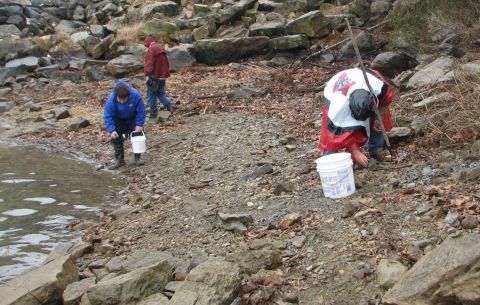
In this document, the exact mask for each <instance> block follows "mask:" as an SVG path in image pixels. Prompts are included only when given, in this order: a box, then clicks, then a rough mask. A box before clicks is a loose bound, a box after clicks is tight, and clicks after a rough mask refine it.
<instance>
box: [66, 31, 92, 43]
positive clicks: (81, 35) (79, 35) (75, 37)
mask: <svg viewBox="0 0 480 305" xmlns="http://www.w3.org/2000/svg"><path fill="white" fill-rule="evenodd" d="M88 36H90V34H88V32H87V31H81V32H76V33H73V34H72V35H70V39H71V40H72V41H73V42H74V43H78V44H80V42H81V41H82V40H85V39H87V38H88Z"/></svg>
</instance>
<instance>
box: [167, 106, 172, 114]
mask: <svg viewBox="0 0 480 305" xmlns="http://www.w3.org/2000/svg"><path fill="white" fill-rule="evenodd" d="M166 109H167V111H170V112H171V113H173V107H172V105H170V106H168V107H167V108H166Z"/></svg>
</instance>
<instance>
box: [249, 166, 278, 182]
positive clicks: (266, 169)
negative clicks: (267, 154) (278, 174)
mask: <svg viewBox="0 0 480 305" xmlns="http://www.w3.org/2000/svg"><path fill="white" fill-rule="evenodd" d="M271 173H273V166H272V164H271V163H265V164H264V165H262V166H260V167H258V168H256V169H255V170H254V171H253V172H252V173H250V174H247V175H245V176H244V177H243V179H244V180H247V179H251V178H258V177H260V176H263V175H266V174H271Z"/></svg>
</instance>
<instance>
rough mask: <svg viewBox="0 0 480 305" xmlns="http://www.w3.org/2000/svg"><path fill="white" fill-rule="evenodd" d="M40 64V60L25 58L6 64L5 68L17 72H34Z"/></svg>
mask: <svg viewBox="0 0 480 305" xmlns="http://www.w3.org/2000/svg"><path fill="white" fill-rule="evenodd" d="M38 64H39V58H38V57H34V56H28V57H25V58H19V59H14V60H11V61H9V62H7V63H6V64H5V68H10V69H15V70H16V71H18V72H20V71H22V72H23V71H25V72H32V71H34V70H35V69H36V68H37V67H38Z"/></svg>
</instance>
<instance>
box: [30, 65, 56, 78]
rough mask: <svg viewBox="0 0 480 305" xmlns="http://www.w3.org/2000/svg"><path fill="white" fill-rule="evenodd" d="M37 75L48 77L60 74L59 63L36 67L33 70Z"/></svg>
mask: <svg viewBox="0 0 480 305" xmlns="http://www.w3.org/2000/svg"><path fill="white" fill-rule="evenodd" d="M35 74H36V75H37V77H45V78H49V79H54V78H58V77H59V76H60V67H59V65H49V66H46V67H41V68H37V69H36V70H35Z"/></svg>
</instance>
